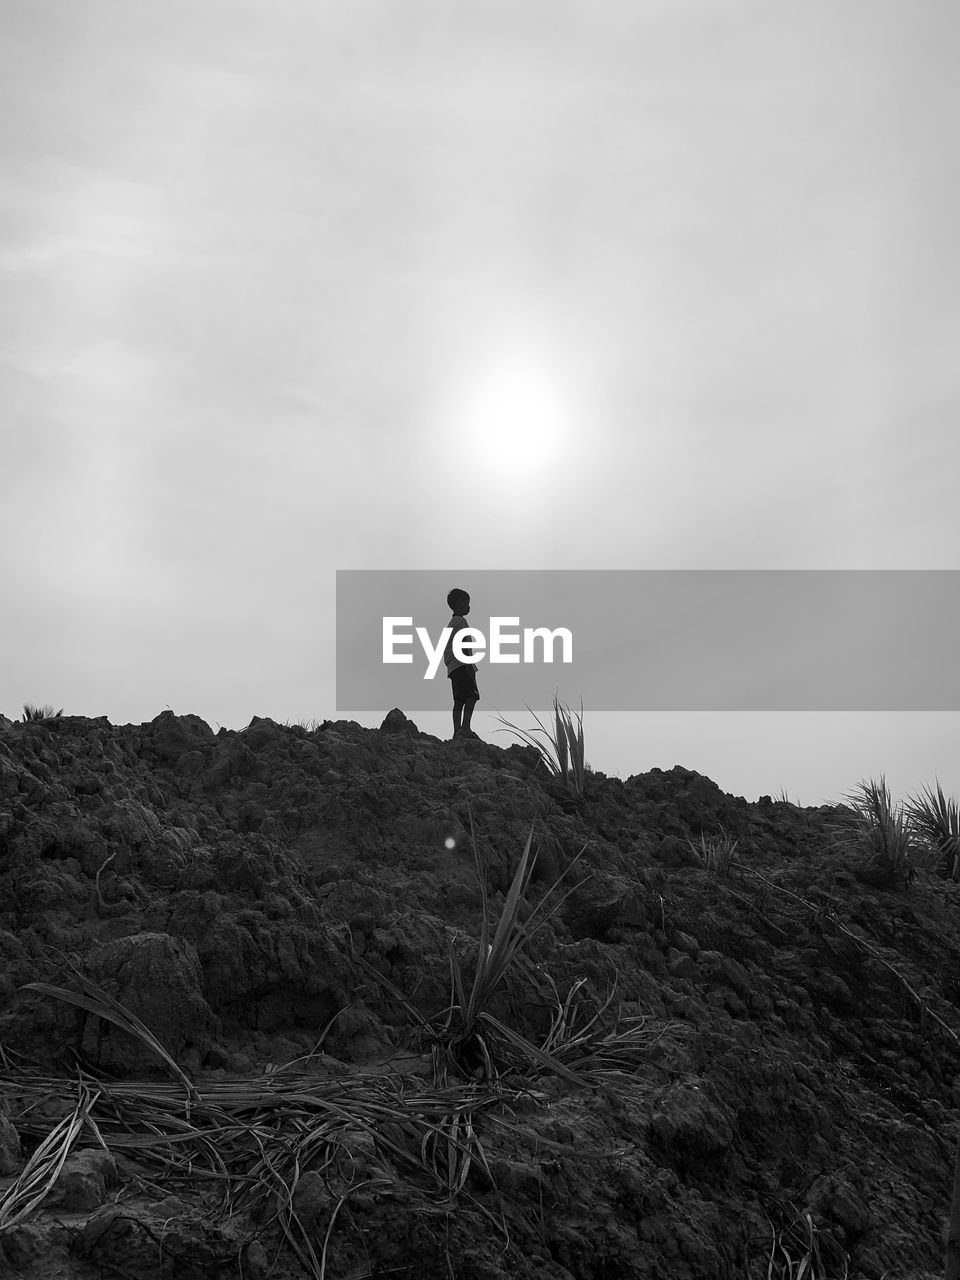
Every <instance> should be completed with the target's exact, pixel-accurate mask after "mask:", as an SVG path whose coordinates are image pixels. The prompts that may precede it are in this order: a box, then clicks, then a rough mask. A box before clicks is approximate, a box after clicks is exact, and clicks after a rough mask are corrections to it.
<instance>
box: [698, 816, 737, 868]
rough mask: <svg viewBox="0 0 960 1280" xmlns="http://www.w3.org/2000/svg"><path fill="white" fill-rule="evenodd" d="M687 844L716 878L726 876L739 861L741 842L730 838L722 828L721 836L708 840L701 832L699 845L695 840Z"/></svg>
mask: <svg viewBox="0 0 960 1280" xmlns="http://www.w3.org/2000/svg"><path fill="white" fill-rule="evenodd" d="M687 844H688V845H689V846H690V848H691V849H692V850H693V853H694V855H695V857H696V858H697V860H698V861H699V862H700V864H701V865H702V866H703V867H705V868H706V869H707V871H712V872H713V874H714V875H716V876H726V875H729V874H730V868H731V867H733V866H734V864H735V863H736V861H737V848H738V846H739V844H740V841H739V840H734V839H733V838H732V837H731V836H728V835H727V833H726V832H725V831H723V829H722V828H721V834H720V835H719V836H711V837H710V839H709V840H708V839H707V837H706V836H705V835H704V834H703V832H702V831H701V832H700V842H699V844H698V843H697V842H696V841H695V840H688V841H687Z"/></svg>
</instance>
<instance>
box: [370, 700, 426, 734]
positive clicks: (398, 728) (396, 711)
mask: <svg viewBox="0 0 960 1280" xmlns="http://www.w3.org/2000/svg"><path fill="white" fill-rule="evenodd" d="M380 732H381V733H402V734H403V735H404V736H405V737H408V738H416V737H419V735H420V730H419V729H418V728H417V726H416V725H415V724H414V723H413V721H412V720H408V719H407V717H406V716H405V715H404V714H403V712H402V711H401V710H400V708H399V707H394V708H393V710H392V711H388V712H387V714H386V715H385V716H384V718H383V723H382V724H381V725H380Z"/></svg>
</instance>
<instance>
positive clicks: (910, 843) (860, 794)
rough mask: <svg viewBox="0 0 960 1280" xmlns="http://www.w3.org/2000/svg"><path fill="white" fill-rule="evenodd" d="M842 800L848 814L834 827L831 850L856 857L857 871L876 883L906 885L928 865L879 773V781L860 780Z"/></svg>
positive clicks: (907, 820) (908, 821)
mask: <svg viewBox="0 0 960 1280" xmlns="http://www.w3.org/2000/svg"><path fill="white" fill-rule="evenodd" d="M844 800H845V801H846V805H847V808H848V810H849V814H848V817H847V818H846V820H845V821H844V822H843V823H842V824H841V825H840V826H839V827H838V828H837V833H836V834H837V839H836V841H835V846H834V847H836V848H839V849H840V850H842V851H843V852H846V853H850V854H853V855H854V856H855V857H857V858H858V859H859V861H860V866H861V869H862V870H863V871H864V872H866V873H867V874H868V875H869V876H871V877H872V878H873V879H875V880H876V882H877V883H878V884H880V885H884V886H888V887H893V886H896V885H901V884H903V885H907V884H909V883H910V882H911V880H912V879H913V877H914V874H915V872H916V871H917V869H918V868H920V867H928V866H929V865H930V861H931V860H930V857H929V854H928V852H927V850H926V849H925V848H924V847H923V846H922V845H921V843H920V842H919V841H918V839H917V836H916V834H915V831H914V824H913V822H912V821H911V819H910V817H909V815H908V813H907V812H906V811H905V810H904V808H903V807H902V806H901V805H895V804H894V803H893V801H892V800H891V798H890V788H889V787H888V786H887V783H886V780H885V778H884V776H883V775H882V774H881V775H880V780H879V781H875V780H873V779H870V780H869V781H867V780H864V781H862V782H861V783H860V785H859V786H858V787H857V788H856V790H854V791H852V792H850V793H849V794H848V795H846V796H845V797H844Z"/></svg>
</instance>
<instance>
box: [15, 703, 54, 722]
mask: <svg viewBox="0 0 960 1280" xmlns="http://www.w3.org/2000/svg"><path fill="white" fill-rule="evenodd" d="M62 715H63V707H61V708H60V710H59V711H54V709H53V707H51V706H50V704H49V703H47V704H46V705H45V706H42V707H35V706H34V705H33V704H32V703H30V702H25V703H24V704H23V722H24V724H26V723H27V721H30V720H59V719H60V717H61V716H62Z"/></svg>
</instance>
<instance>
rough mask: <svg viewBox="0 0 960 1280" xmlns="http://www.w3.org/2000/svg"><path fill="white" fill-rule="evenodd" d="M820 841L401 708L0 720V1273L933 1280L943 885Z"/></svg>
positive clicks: (943, 1023)
mask: <svg viewBox="0 0 960 1280" xmlns="http://www.w3.org/2000/svg"><path fill="white" fill-rule="evenodd" d="M854 781H855V780H854ZM843 818H844V811H843V810H840V809H833V808H821V809H800V808H798V807H796V806H794V805H792V804H790V803H788V802H786V801H773V800H771V799H769V798H763V799H761V800H760V801H759V802H758V803H756V804H751V803H747V802H746V801H745V800H743V799H739V798H736V797H733V796H729V795H726V794H724V793H723V792H722V791H720V789H719V788H718V787H717V786H716V785H715V784H714V783H713V782H711V781H710V780H709V779H708V778H705V777H702V776H700V775H699V774H696V773H693V772H691V771H689V770H687V769H683V768H680V767H675V768H672V769H670V770H666V771H664V770H661V769H652V770H650V771H649V772H646V773H642V774H638V775H636V776H634V777H631V778H628V779H627V780H626V781H621V780H620V779H617V778H607V777H604V776H603V775H602V774H594V773H591V774H589V775H588V777H587V786H586V794H585V797H584V802H583V803H582V804H580V803H578V802H577V800H576V798H575V797H573V796H572V795H571V793H570V792H569V790H567V789H565V788H564V787H563V786H561V785H559V784H558V783H557V782H556V781H555V780H554V779H552V778H551V777H550V776H549V775H548V773H547V772H546V770H545V769H544V767H543V765H542V763H541V761H540V759H539V756H538V753H537V752H536V750H535V749H533V748H530V747H519V746H513V747H509V748H507V749H503V748H501V747H499V746H494V745H490V744H487V743H484V742H480V741H472V740H466V739H464V740H457V741H454V742H443V741H440V740H438V739H436V738H433V737H431V736H428V735H426V734H422V733H420V732H419V731H418V730H417V728H416V726H415V725H414V724H413V723H412V722H411V721H409V720H407V719H406V718H405V717H404V716H403V715H402V714H401V713H400V712H398V711H394V712H391V714H390V715H389V716H388V717H387V719H386V720H385V721H384V724H383V726H382V727H381V729H379V730H369V729H362V728H360V727H359V726H358V725H356V724H354V723H351V722H343V721H337V722H330V721H326V722H324V723H323V724H321V725H319V726H318V727H316V728H313V729H307V728H304V727H296V726H293V727H284V726H281V725H278V724H275V723H274V722H273V721H271V720H268V719H261V718H259V717H258V718H254V720H253V721H251V723H250V725H249V726H248V727H247V728H246V729H244V730H242V731H240V732H232V731H228V730H225V729H221V730H220V732H219V733H217V734H214V732H213V731H212V730H211V729H210V728H209V726H208V725H207V724H205V723H204V722H203V721H202V720H200V719H199V718H198V717H195V716H175V715H174V714H173V713H171V712H169V711H168V712H164V713H163V714H162V715H160V716H158V717H157V718H156V719H155V720H153V721H151V722H150V723H149V724H143V725H121V726H115V725H111V724H109V723H108V721H107V720H106V719H105V718H100V719H85V718H82V717H60V718H49V719H47V720H45V721H35V722H24V723H11V722H10V721H9V720H5V719H4V718H2V717H0V1009H2V1013H0V1054H2V1057H0V1070H2V1076H0V1273H9V1274H11V1275H20V1276H24V1277H28V1278H30V1280H35V1278H39V1277H44V1278H45V1280H47V1278H57V1277H60V1278H66V1277H71V1278H73V1277H76V1278H77V1280H79V1278H80V1277H91V1278H92V1277H114V1276H123V1277H129V1278H142V1280H148V1278H149V1280H154V1278H156V1280H161V1278H163V1280H167V1278H168V1277H176V1278H178V1280H191V1278H193V1277H197V1278H199V1277H224V1278H225V1277H233V1276H238V1277H239V1276H244V1277H251V1278H252V1280H258V1278H262V1280H265V1278H266V1277H286V1276H296V1275H310V1274H313V1275H314V1276H320V1275H324V1274H325V1275H326V1276H327V1277H330V1280H359V1278H360V1277H363V1276H370V1277H380V1276H383V1277H387V1276H390V1277H403V1276H409V1277H427V1278H428V1280H429V1278H430V1277H434V1276H436V1277H456V1278H457V1280H461V1278H462V1280H493V1278H494V1277H505V1276H511V1277H512V1276H517V1277H529V1278H530V1280H534V1278H535V1280H548V1278H549V1280H561V1278H562V1280H571V1278H576V1280H619V1278H628V1277H629V1278H631V1280H632V1278H634V1277H636V1278H638V1280H639V1278H640V1277H643V1278H645V1280H648V1278H654V1280H656V1278H663V1280H722V1278H723V1277H758V1278H760V1277H770V1276H790V1277H793V1276H797V1275H799V1274H800V1270H799V1268H800V1267H801V1265H802V1264H803V1261H804V1259H807V1260H808V1265H809V1270H807V1271H805V1272H803V1274H804V1275H805V1276H809V1277H811V1278H812V1277H834V1276H837V1277H839V1276H843V1275H845V1274H848V1275H849V1276H851V1277H867V1278H869V1280H881V1277H886V1278H887V1280H894V1278H896V1280H921V1277H923V1278H927V1277H932V1276H937V1275H942V1274H943V1266H942V1257H943V1224H944V1222H945V1220H946V1216H947V1211H948V1205H949V1196H950V1188H951V1180H952V1176H953V1163H954V1155H955V1151H956V1145H957V1136H958V1125H957V1105H958V1103H960V1040H958V1037H960V1007H958V1006H960V885H958V884H956V883H954V882H953V881H951V880H949V879H947V878H945V877H944V876H943V875H941V874H938V873H937V871H936V870H935V869H934V870H930V871H923V870H921V871H918V872H917V873H916V875H915V876H913V877H911V878H910V879H909V880H903V881H899V882H890V881H889V880H884V879H883V878H882V877H880V876H878V875H877V874H876V870H875V868H873V869H871V867H870V866H868V864H867V862H866V860H865V859H864V858H862V857H858V855H857V853H856V851H855V850H853V849H851V848H850V847H839V846H838V845H837V843H836V829H837V826H838V823H841V822H842V820H843ZM471 824H472V830H473V832H474V834H475V845H476V855H475V850H474V840H473V839H472V838H471ZM531 830H533V833H534V837H533V844H534V845H535V846H538V847H539V856H538V859H537V861H536V864H535V866H534V869H533V875H532V880H531V882H530V884H529V886H528V887H527V889H526V892H525V894H524V897H523V900H522V902H521V903H520V904H519V906H518V918H519V921H520V922H521V926H522V924H523V922H527V923H529V922H530V913H531V912H532V911H533V910H534V908H536V907H537V905H538V903H539V902H540V900H541V898H543V896H544V894H545V893H547V891H550V897H549V899H548V902H547V906H550V905H552V906H554V907H556V910H555V912H554V914H553V915H552V916H550V917H549V918H548V919H547V920H546V922H545V923H544V924H543V925H542V927H541V928H539V929H538V930H537V931H536V932H535V933H534V934H533V936H532V937H530V938H529V939H528V940H527V941H526V945H525V946H524V947H523V948H522V949H521V950H520V951H519V952H518V954H517V955H516V956H515V957H514V958H513V960H512V961H511V962H510V963H509V964H508V965H507V967H506V970H505V972H504V975H503V978H502V981H501V982H500V983H499V984H496V985H495V986H494V988H493V990H492V991H486V992H484V993H482V995H483V999H482V1006H483V1007H482V1009H481V1010H480V1011H479V1012H481V1013H482V1015H483V1016H482V1017H481V1018H480V1019H479V1020H476V1019H475V1020H474V1022H473V1023H472V1024H470V1025H469V1026H468V1025H467V1022H466V1021H465V1018H464V1014H465V1012H466V1010H467V1006H468V1001H469V997H470V990H471V984H472V982H473V977H474V971H475V968H476V966H477V964H478V960H479V961H482V960H483V958H484V956H485V955H486V952H484V953H482V954H481V955H479V956H478V944H479V942H480V939H481V928H482V922H483V918H484V894H482V892H481V884H480V878H479V877H480V876H481V875H482V878H483V881H484V888H485V891H486V895H487V897H488V903H487V912H488V917H489V919H490V921H491V923H492V925H494V926H495V925H496V923H497V921H498V919H499V918H500V916H501V914H502V913H503V912H504V911H506V912H507V913H508V914H509V913H510V910H511V906H512V904H511V901H510V900H509V896H508V895H509V890H510V888H511V884H512V882H513V881H514V877H515V873H516V872H517V868H518V866H519V864H520V862H521V858H522V855H523V852H524V848H525V845H526V843H527V839H528V836H529V835H530V832H531ZM715 837H718V838H720V839H723V838H726V839H727V840H728V841H729V842H732V841H733V840H736V841H737V846H736V857H735V861H734V863H733V865H732V866H731V867H730V868H729V869H728V870H727V869H725V868H724V867H723V865H722V862H720V863H717V864H715V865H712V866H711V865H705V864H704V861H703V859H702V858H701V857H698V856H697V853H696V851H695V850H694V849H693V848H692V847H691V843H690V842H691V841H692V842H694V843H699V844H701V849H702V848H703V845H702V841H703V840H705V841H706V843H707V847H710V842H711V841H712V840H713V839H714V838H715ZM531 852H532V851H531ZM578 855H579V856H578ZM477 856H478V857H479V871H478V862H477ZM557 881H559V883H558V884H556V885H555V882H557ZM554 886H555V887H554ZM545 911H546V907H544V908H543V909H542V910H541V911H540V912H539V914H538V915H536V916H535V917H534V918H533V923H536V921H537V920H539V919H542V918H543V917H544V914H545ZM515 936H519V935H515ZM487 942H488V945H492V946H493V947H494V948H496V946H497V945H498V944H497V942H496V940H495V938H494V937H493V935H492V933H491V934H490V935H489V936H488V938H487ZM493 954H494V955H496V952H495V951H494V953H493ZM451 957H454V958H455V963H454V961H453V960H452V958H451ZM455 969H459V971H461V972H462V973H463V975H464V989H463V990H462V991H458V988H457V986H456V983H455V982H453V983H452V979H451V974H452V972H453V971H454V970H455ZM475 1012H476V1010H475ZM135 1020H139V1021H135ZM151 1034H152V1036H153V1037H155V1040H151V1038H150V1036H151Z"/></svg>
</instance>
